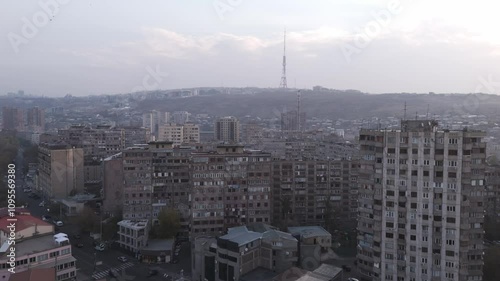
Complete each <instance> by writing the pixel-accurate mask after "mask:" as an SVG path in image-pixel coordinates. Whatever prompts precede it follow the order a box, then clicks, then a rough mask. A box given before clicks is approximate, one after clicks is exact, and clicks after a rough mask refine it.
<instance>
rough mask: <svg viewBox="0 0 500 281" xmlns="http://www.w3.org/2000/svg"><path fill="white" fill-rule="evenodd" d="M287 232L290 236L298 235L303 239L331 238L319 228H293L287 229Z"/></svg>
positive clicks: (313, 226)
mask: <svg viewBox="0 0 500 281" xmlns="http://www.w3.org/2000/svg"><path fill="white" fill-rule="evenodd" d="M288 232H289V233H291V234H292V235H295V234H300V236H302V237H304V238H309V237H315V236H331V234H330V233H329V232H328V231H326V229H324V228H323V227H321V226H315V225H312V226H293V227H289V228H288Z"/></svg>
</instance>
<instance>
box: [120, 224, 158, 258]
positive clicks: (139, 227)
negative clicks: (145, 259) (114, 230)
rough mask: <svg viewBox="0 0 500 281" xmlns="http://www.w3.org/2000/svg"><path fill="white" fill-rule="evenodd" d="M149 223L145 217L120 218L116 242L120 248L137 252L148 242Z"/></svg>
mask: <svg viewBox="0 0 500 281" xmlns="http://www.w3.org/2000/svg"><path fill="white" fill-rule="evenodd" d="M149 229H150V224H149V221H148V220H147V219H140V220H122V221H120V222H118V236H119V239H118V241H117V242H118V244H119V245H120V247H121V248H123V249H125V250H127V251H130V252H133V253H139V250H140V249H141V248H143V247H145V246H146V245H147V244H148V235H149Z"/></svg>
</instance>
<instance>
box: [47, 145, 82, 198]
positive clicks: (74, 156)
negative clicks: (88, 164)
mask: <svg viewBox="0 0 500 281" xmlns="http://www.w3.org/2000/svg"><path fill="white" fill-rule="evenodd" d="M83 164H84V158H83V149H81V148H72V147H70V146H68V145H66V144H47V143H43V144H40V146H39V149H38V172H39V174H38V189H40V190H41V191H42V192H43V194H44V197H46V198H54V199H64V198H67V197H68V196H71V195H73V194H76V193H80V192H83V183H84V169H83Z"/></svg>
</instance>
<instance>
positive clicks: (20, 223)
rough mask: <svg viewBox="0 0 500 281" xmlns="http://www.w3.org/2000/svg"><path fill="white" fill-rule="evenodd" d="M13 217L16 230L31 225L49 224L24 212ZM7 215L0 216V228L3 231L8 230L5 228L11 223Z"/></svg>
mask: <svg viewBox="0 0 500 281" xmlns="http://www.w3.org/2000/svg"><path fill="white" fill-rule="evenodd" d="M15 218H16V219H17V221H16V232H19V231H22V230H24V229H27V228H29V227H31V226H35V225H36V226H51V224H50V223H48V222H45V221H43V220H41V219H39V218H36V217H33V216H32V215H29V213H28V214H25V213H22V214H16V216H15ZM8 219H9V217H7V216H0V230H2V231H3V232H10V230H9V229H8V228H7V226H9V224H11V223H12V222H11V221H8Z"/></svg>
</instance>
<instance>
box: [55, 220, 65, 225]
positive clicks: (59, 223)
mask: <svg viewBox="0 0 500 281" xmlns="http://www.w3.org/2000/svg"><path fill="white" fill-rule="evenodd" d="M55 224H56V225H57V226H63V225H64V223H63V222H62V221H56V222H55Z"/></svg>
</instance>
